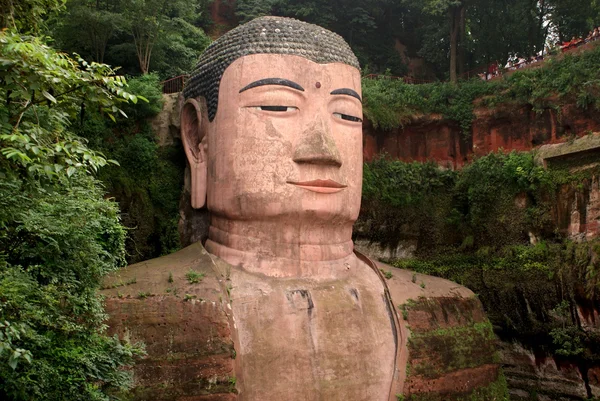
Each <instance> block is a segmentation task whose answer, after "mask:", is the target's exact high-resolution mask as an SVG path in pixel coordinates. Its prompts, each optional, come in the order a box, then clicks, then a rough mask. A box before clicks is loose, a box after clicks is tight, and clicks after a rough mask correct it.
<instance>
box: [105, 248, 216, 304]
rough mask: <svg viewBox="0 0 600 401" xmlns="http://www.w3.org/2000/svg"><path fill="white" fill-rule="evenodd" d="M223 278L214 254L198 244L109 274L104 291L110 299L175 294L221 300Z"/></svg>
mask: <svg viewBox="0 0 600 401" xmlns="http://www.w3.org/2000/svg"><path fill="white" fill-rule="evenodd" d="M220 279H221V274H220V273H219V272H218V269H217V268H216V267H215V264H214V262H213V260H212V258H211V256H210V255H209V254H208V252H207V251H206V250H205V249H204V247H203V246H202V245H201V244H200V243H195V244H192V245H190V246H188V247H186V248H183V249H181V250H179V251H177V252H175V253H172V254H170V255H166V256H161V257H159V258H155V259H150V260H147V261H144V262H139V263H135V264H132V265H129V266H127V267H124V268H122V269H120V270H118V271H115V272H113V273H111V274H109V275H108V276H106V277H105V279H104V280H103V286H102V291H101V292H102V294H104V295H105V296H107V297H109V298H111V297H119V298H123V297H125V298H129V297H147V296H164V295H175V296H178V297H185V296H193V297H201V298H203V299H207V300H217V299H218V298H219V296H220V295H221V293H222V287H221V285H220V282H219V281H220ZM213 298H214V299H213Z"/></svg>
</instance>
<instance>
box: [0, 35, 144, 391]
mask: <svg viewBox="0 0 600 401" xmlns="http://www.w3.org/2000/svg"><path fill="white" fill-rule="evenodd" d="M0 43H2V46H0V82H1V85H0V98H2V99H4V100H3V101H2V102H1V103H0V398H2V399H11V400H30V399H46V400H75V399H82V398H87V399H93V400H108V399H111V395H110V394H111V393H112V392H113V391H118V390H122V389H126V388H127V387H128V386H129V385H130V374H129V373H128V372H127V371H126V370H124V369H122V368H123V367H124V366H126V365H130V364H131V363H132V362H133V358H134V357H135V356H136V355H139V353H140V349H139V347H134V346H131V345H128V344H122V343H121V342H120V341H119V340H118V339H117V338H110V337H107V336H106V334H105V329H106V327H105V326H104V324H103V323H104V320H105V315H104V312H103V308H102V302H101V299H100V298H99V297H98V295H97V294H96V290H97V289H98V287H99V285H100V281H101V279H102V277H103V276H104V275H105V274H107V273H108V272H111V271H114V270H116V269H117V268H119V267H120V266H122V265H123V263H124V238H125V231H124V229H123V227H122V225H121V224H120V222H119V217H118V209H117V206H116V204H115V203H114V202H111V201H110V200H106V199H104V191H103V190H102V187H101V186H100V184H99V182H98V181H97V180H96V179H95V178H94V177H93V176H92V173H94V172H96V171H97V170H98V168H99V167H102V166H104V165H106V164H107V160H106V159H105V158H104V156H103V155H102V154H100V153H98V152H94V151H92V150H90V149H89V148H88V147H87V146H86V142H85V140H83V139H81V138H79V137H77V136H76V135H75V134H74V133H73V132H72V131H71V129H72V125H73V122H74V121H77V119H78V118H79V116H80V112H81V110H82V108H83V107H84V106H85V107H87V108H90V109H98V110H102V111H103V112H104V113H105V114H106V115H112V116H113V118H114V115H113V114H117V113H120V112H121V109H120V107H119V106H120V105H121V103H122V102H123V101H127V100H130V101H134V102H135V101H137V97H135V96H134V95H131V94H129V93H128V92H127V91H126V83H125V79H124V78H123V77H118V76H114V74H113V70H112V69H110V68H109V67H108V66H106V65H101V64H96V63H91V64H88V63H87V62H85V61H83V60H81V59H78V60H73V59H71V58H70V57H68V56H67V55H65V54H61V53H57V52H56V51H54V50H53V49H51V48H50V47H48V46H46V45H45V44H43V42H42V41H41V40H39V39H38V38H35V37H28V36H20V35H18V34H16V33H15V32H14V31H8V30H7V31H2V32H1V33H0Z"/></svg>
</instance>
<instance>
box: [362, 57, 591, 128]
mask: <svg viewBox="0 0 600 401" xmlns="http://www.w3.org/2000/svg"><path fill="white" fill-rule="evenodd" d="M362 87H363V98H364V114H365V116H366V117H367V118H368V119H369V120H370V121H371V122H372V123H373V125H374V127H375V128H380V129H383V130H390V129H394V128H398V127H401V126H403V125H404V124H405V123H408V122H410V121H411V120H413V119H415V118H416V117H418V116H420V115H436V114H437V115H440V116H441V117H443V118H445V119H447V120H452V121H455V122H456V123H457V124H458V125H460V127H461V128H462V130H463V132H464V133H465V134H466V133H468V132H469V131H470V128H471V124H472V122H473V119H474V114H473V111H474V108H475V105H476V104H480V105H481V106H484V107H488V108H491V107H495V106H498V105H501V104H509V105H517V106H524V105H531V106H532V107H533V109H534V110H539V111H541V110H543V109H544V108H556V109H558V108H560V106H562V105H565V104H576V105H577V107H580V108H583V109H587V108H592V109H595V110H599V109H600V46H596V47H594V48H592V49H591V50H589V51H586V52H584V53H582V54H575V55H572V54H567V55H565V56H564V57H563V58H560V59H559V58H554V59H553V58H550V59H548V60H546V61H545V62H544V66H543V68H538V69H530V70H525V71H517V72H515V73H513V74H512V75H510V76H508V77H505V78H502V79H500V80H495V81H489V82H486V81H483V80H481V79H479V78H475V79H472V80H469V81H462V82H459V83H458V84H452V83H450V82H439V83H431V84H423V85H409V84H405V83H404V82H402V81H397V80H396V81H392V80H389V79H378V80H373V79H363V81H362Z"/></svg>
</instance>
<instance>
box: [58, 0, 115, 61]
mask: <svg viewBox="0 0 600 401" xmlns="http://www.w3.org/2000/svg"><path fill="white" fill-rule="evenodd" d="M59 22H60V23H59V26H58V27H55V29H54V31H55V33H56V35H57V37H58V39H59V40H60V42H61V43H62V44H63V45H65V46H67V47H69V48H72V49H77V51H79V52H80V53H82V54H86V55H89V56H90V57H91V58H92V59H93V60H94V61H97V62H99V63H102V62H104V55H105V53H106V47H107V45H108V42H109V40H110V39H111V38H112V37H113V36H114V35H115V34H117V33H119V32H121V31H122V30H123V25H124V24H125V20H124V18H123V16H122V15H121V14H120V13H118V12H114V11H109V10H108V9H105V8H103V3H101V2H99V1H96V0H70V1H69V3H68V6H67V12H66V13H65V14H64V16H63V17H62V18H60V20H59Z"/></svg>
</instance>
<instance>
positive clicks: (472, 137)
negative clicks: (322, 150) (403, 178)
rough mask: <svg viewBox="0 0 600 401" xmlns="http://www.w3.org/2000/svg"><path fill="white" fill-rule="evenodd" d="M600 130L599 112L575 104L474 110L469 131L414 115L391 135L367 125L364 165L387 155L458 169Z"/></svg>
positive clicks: (450, 122) (440, 120) (439, 119)
mask: <svg viewBox="0 0 600 401" xmlns="http://www.w3.org/2000/svg"><path fill="white" fill-rule="evenodd" d="M598 131H600V113H596V112H593V111H592V110H583V109H580V108H577V107H575V106H566V107H563V108H562V109H560V110H554V109H550V108H547V109H544V110H542V111H540V112H537V111H535V110H533V109H532V108H531V106H522V107H514V106H499V107H496V108H493V109H489V108H476V109H475V120H474V121H473V125H472V129H471V131H470V132H468V133H463V132H462V130H461V128H460V126H459V125H458V123H456V122H454V121H449V120H446V119H444V118H443V117H442V116H440V115H425V116H416V117H415V118H413V121H412V122H411V123H409V124H406V125H405V126H404V127H401V128H397V129H393V130H390V131H382V130H376V129H374V128H373V126H372V124H371V123H370V122H368V121H366V122H365V124H364V136H363V137H364V139H363V144H364V148H363V154H364V159H365V160H366V161H369V160H372V159H373V158H374V157H376V156H377V155H378V154H382V153H385V154H388V155H389V156H391V157H392V158H395V159H399V160H403V161H407V162H411V161H419V162H425V161H434V162H436V163H438V164H440V165H441V166H443V167H447V168H453V169H456V168H460V167H462V166H463V165H465V164H466V163H468V161H469V160H471V159H472V158H473V157H475V156H483V155H486V154H488V153H490V152H494V151H497V150H499V149H504V150H505V151H511V150H521V151H528V150H532V149H534V148H536V147H539V146H541V145H545V144H554V143H561V142H566V141H568V140H569V139H572V138H573V137H575V136H583V135H585V134H586V133H589V132H598Z"/></svg>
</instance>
